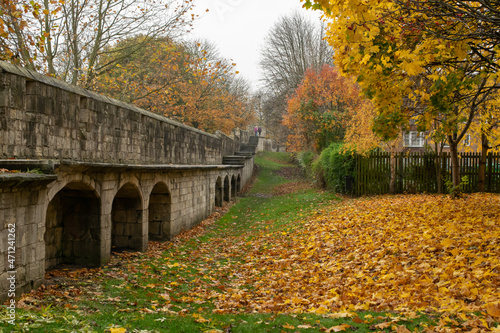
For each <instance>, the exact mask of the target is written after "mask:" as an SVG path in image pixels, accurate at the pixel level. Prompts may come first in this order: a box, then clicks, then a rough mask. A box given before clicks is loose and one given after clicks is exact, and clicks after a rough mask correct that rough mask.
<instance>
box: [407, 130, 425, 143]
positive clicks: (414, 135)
mask: <svg viewBox="0 0 500 333" xmlns="http://www.w3.org/2000/svg"><path fill="white" fill-rule="evenodd" d="M424 143H425V139H424V133H423V132H413V131H412V132H406V133H405V134H404V146H405V147H423V146H424Z"/></svg>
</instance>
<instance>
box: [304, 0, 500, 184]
mask: <svg viewBox="0 0 500 333" xmlns="http://www.w3.org/2000/svg"><path fill="white" fill-rule="evenodd" d="M436 3H437V2H436V1H409V2H404V5H403V2H398V1H392V0H385V1H361V0H354V1H353V0H349V1H347V0H345V1H324V0H315V1H305V6H306V7H312V8H315V9H321V10H323V11H324V12H325V14H326V16H327V17H329V18H331V20H330V21H329V27H328V34H327V35H328V36H327V38H328V41H329V43H330V44H331V45H332V46H333V48H334V49H335V51H336V52H335V55H334V57H335V60H336V64H337V65H338V67H339V69H340V70H341V71H342V72H343V73H344V74H347V75H352V76H354V77H355V78H356V79H357V82H358V84H359V85H360V87H361V89H362V91H363V92H364V94H365V95H366V96H368V97H369V98H370V99H372V101H373V102H374V104H375V105H376V107H377V116H376V118H375V126H374V129H375V130H376V131H377V132H378V133H379V134H381V135H382V136H383V137H385V138H386V139H388V138H393V137H395V136H396V135H398V131H399V129H400V128H401V126H404V124H408V123H409V121H410V119H414V120H416V122H417V124H418V125H419V128H420V129H427V128H429V126H431V124H433V126H434V130H435V131H438V132H440V133H441V135H443V136H444V137H445V138H446V139H447V141H448V144H449V146H450V151H451V154H452V160H453V161H454V162H453V165H454V167H453V183H454V185H455V186H458V184H459V183H460V175H459V170H458V155H457V146H458V144H459V143H460V141H461V140H462V139H463V138H464V136H465V134H466V132H467V130H468V129H469V127H470V125H471V124H472V122H473V121H474V118H475V116H476V115H477V114H478V112H479V109H480V108H481V107H483V106H484V105H485V103H488V101H490V100H491V99H490V98H489V96H490V95H491V94H492V93H493V92H494V91H495V90H496V89H498V88H499V87H500V86H499V85H498V84H497V74H496V71H494V70H493V69H494V68H495V67H496V66H497V64H498V63H499V59H498V57H497V56H496V52H495V53H493V52H491V51H490V50H491V47H493V49H495V50H497V49H498V45H497V44H496V39H494V38H493V37H491V34H490V35H488V34H487V33H485V34H482V35H481V36H477V35H474V34H469V35H468V36H466V32H467V33H469V32H470V29H469V26H468V25H469V23H470V21H467V20H463V19H462V18H463V17H464V15H458V14H459V13H455V14H457V15H455V14H453V15H449V16H447V17H442V18H440V19H438V17H439V10H440V8H441V9H443V8H445V7H446V6H445V7H443V6H441V5H438V4H436ZM450 3H451V2H450ZM461 3H464V2H457V3H456V5H457V6H459V4H461ZM465 3H469V2H465ZM427 4H429V7H428V8H427V9H429V10H431V9H432V10H434V11H433V12H432V13H433V14H432V15H435V16H432V15H431V16H428V14H427V12H426V11H425V10H422V8H425V6H426V5H427ZM412 6H413V7H412ZM422 6H424V7H422ZM432 6H434V7H432ZM478 6H479V7H481V4H480V3H478ZM478 10H479V11H480V12H482V13H487V11H488V8H486V7H484V8H482V9H478ZM441 13H442V12H441ZM433 17H434V18H435V20H433ZM424 21H425V24H423V23H422V22H424ZM478 29H480V28H478ZM445 30H446V31H447V33H446V34H443V31H445ZM452 36H455V38H453V37H452ZM485 62H489V63H492V64H493V63H494V64H495V65H491V66H484V63H485Z"/></svg>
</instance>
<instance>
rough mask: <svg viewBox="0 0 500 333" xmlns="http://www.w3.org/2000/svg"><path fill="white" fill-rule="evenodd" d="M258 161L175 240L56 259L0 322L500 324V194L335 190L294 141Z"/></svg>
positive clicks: (124, 326) (365, 328)
mask: <svg viewBox="0 0 500 333" xmlns="http://www.w3.org/2000/svg"><path fill="white" fill-rule="evenodd" d="M256 163H257V164H258V165H259V168H260V173H259V176H258V178H257V179H256V180H255V183H254V184H253V186H252V188H251V189H250V190H249V191H248V192H247V193H246V194H245V196H244V197H241V198H238V199H237V201H236V202H235V203H232V204H229V205H227V206H225V207H224V208H223V209H220V210H219V211H218V212H216V213H215V214H214V215H213V216H212V217H211V218H209V219H207V220H205V221H203V222H202V223H201V224H200V225H199V226H197V227H196V228H193V229H192V230H189V231H187V232H185V233H183V234H182V235H180V236H178V237H176V239H174V240H173V241H172V242H167V243H157V242H150V245H149V250H148V251H147V252H146V253H128V252H126V253H119V254H115V255H114V256H113V258H112V260H111V262H110V263H109V265H108V266H106V267H103V268H99V269H62V268H61V269H59V270H54V271H51V272H49V273H48V274H47V283H46V285H45V286H44V287H43V288H40V289H39V290H36V291H33V292H32V293H30V294H28V295H24V296H23V297H22V298H21V299H20V300H19V302H18V304H17V305H18V309H17V313H16V325H15V326H12V325H10V324H8V323H7V321H6V319H7V317H6V313H5V310H4V309H1V310H0V333H4V332H5V333H6V332H110V333H116V332H119V333H124V332H140V333H147V332H225V333H230V332H342V331H346V332H351V331H356V332H379V331H386V332H390V331H395V332H400V333H407V332H413V331H419V332H424V331H426V332H468V331H470V332H482V331H495V330H496V331H498V330H499V329H498V327H497V325H498V324H497V323H498V316H499V314H500V297H499V296H500V295H499V291H498V288H496V287H495V286H497V287H498V283H499V282H500V279H499V277H500V265H499V264H498V257H500V245H499V244H498V241H499V237H498V236H499V235H500V233H499V229H498V227H497V224H496V222H495V221H497V220H500V209H499V207H500V198H499V197H498V196H490V195H484V196H475V197H474V196H471V198H469V199H467V200H464V201H463V202H458V203H457V202H456V201H453V202H450V201H449V200H448V199H447V198H445V197H432V196H399V197H397V196H396V197H390V196H385V197H380V198H364V199H356V200H351V199H344V200H340V199H339V198H337V197H336V196H335V195H333V194H331V193H328V192H322V191H319V190H316V189H313V188H311V186H310V185H309V184H308V183H307V182H306V181H304V180H303V179H301V177H300V174H299V173H297V172H296V169H295V168H294V166H293V165H292V164H291V163H290V162H289V161H288V155H286V154H280V153H266V154H261V155H258V156H257V157H256ZM438 202H439V204H437V203H438ZM459 205H462V206H460V207H462V208H460V207H459ZM436 207H437V208H436ZM464 207H465V208H464ZM425 209H428V211H425ZM457 212H458V213H457ZM478 212H479V213H478ZM482 212H488V214H486V213H484V214H483V213H482ZM459 213H460V214H459ZM462 213H463V214H462ZM440 214H441V215H440ZM453 215H456V216H457V219H458V220H460V221H465V220H466V219H467V218H468V217H469V216H473V217H474V218H475V219H474V220H473V222H472V224H466V223H464V224H463V225H461V224H460V223H456V221H452V220H450V221H444V220H443V219H449V217H450V216H453ZM427 220H430V221H431V222H435V224H432V223H431V224H429V225H427V224H426V223H427V222H426V221H427ZM401 221H405V222H401ZM408 221H410V222H411V223H408ZM391 223H394V225H392V224H391ZM447 223H448V224H447ZM410 227H412V228H413V227H414V228H415V229H410ZM398 228H399V229H398ZM453 228H455V229H456V233H450V230H451V229H453ZM419 233H421V234H420V235H419ZM447 233H448V234H447ZM469 236H470V237H469ZM479 257H480V258H479ZM452 264H453V265H455V264H456V265H455V266H452ZM439 265H444V266H439ZM479 274H483V275H484V278H479ZM415 286H416V287H415ZM464 288H465V289H464ZM457 295H458V296H457ZM445 307H446V308H453V309H452V310H450V311H452V312H450V313H448V312H445V311H448V310H444V309H445ZM465 308H466V309H465ZM463 309H465V310H463ZM373 310H376V312H374V311H373ZM396 310H397V311H396Z"/></svg>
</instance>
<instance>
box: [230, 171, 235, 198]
mask: <svg viewBox="0 0 500 333" xmlns="http://www.w3.org/2000/svg"><path fill="white" fill-rule="evenodd" d="M234 197H236V177H235V176H234V175H233V176H232V177H231V198H234Z"/></svg>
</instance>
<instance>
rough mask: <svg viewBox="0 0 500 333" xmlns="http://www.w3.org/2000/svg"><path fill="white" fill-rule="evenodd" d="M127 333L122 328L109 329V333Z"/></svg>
mask: <svg viewBox="0 0 500 333" xmlns="http://www.w3.org/2000/svg"><path fill="white" fill-rule="evenodd" d="M125 332H127V329H126V328H123V327H111V328H109V333H125Z"/></svg>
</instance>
